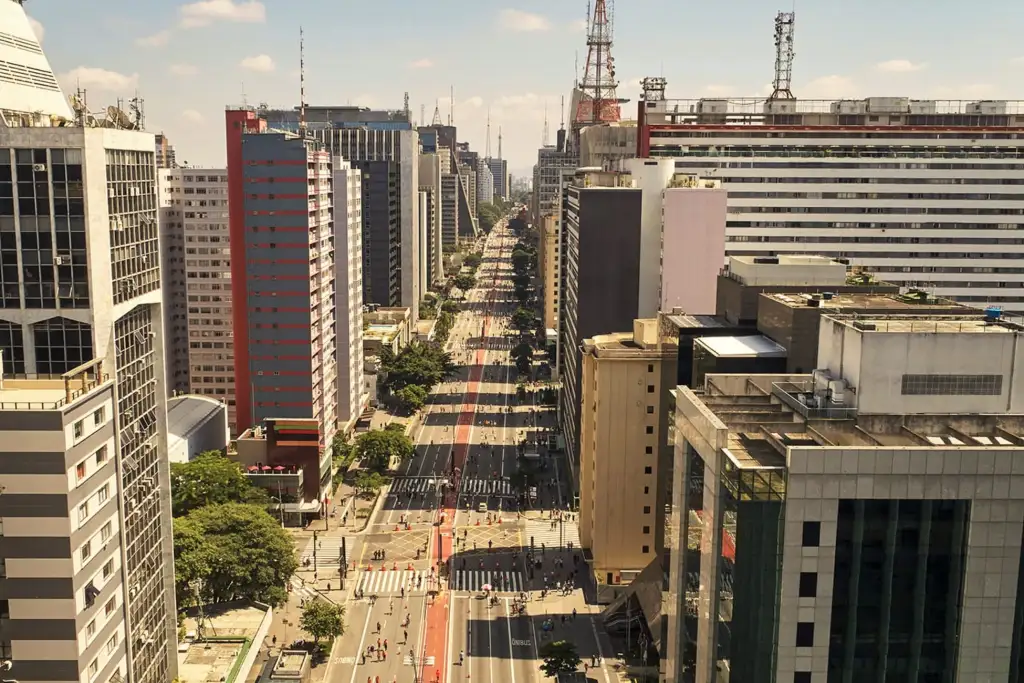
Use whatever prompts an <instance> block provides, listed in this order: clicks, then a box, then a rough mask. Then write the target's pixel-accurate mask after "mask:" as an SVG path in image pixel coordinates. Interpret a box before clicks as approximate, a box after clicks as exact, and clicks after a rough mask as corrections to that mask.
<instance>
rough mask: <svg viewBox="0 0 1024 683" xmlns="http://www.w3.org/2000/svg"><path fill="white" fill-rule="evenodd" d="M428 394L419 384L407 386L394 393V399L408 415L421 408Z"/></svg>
mask: <svg viewBox="0 0 1024 683" xmlns="http://www.w3.org/2000/svg"><path fill="white" fill-rule="evenodd" d="M427 396H428V392H427V390H426V389H424V388H423V387H421V386H420V385H419V384H407V385H405V386H404V387H402V388H401V389H399V390H398V391H396V392H395V399H396V400H397V401H398V403H399V404H400V407H401V408H402V409H403V410H406V411H408V412H410V413H412V412H415V411H417V410H419V409H420V408H422V407H423V404H424V403H426V402H427Z"/></svg>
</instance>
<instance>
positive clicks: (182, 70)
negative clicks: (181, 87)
mask: <svg viewBox="0 0 1024 683" xmlns="http://www.w3.org/2000/svg"><path fill="white" fill-rule="evenodd" d="M167 70H168V71H169V72H170V73H171V75H172V76H195V75H196V74H197V73H199V68H198V67H196V66H195V65H194V64H171V65H170V66H169V67H167Z"/></svg>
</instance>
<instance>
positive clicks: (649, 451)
mask: <svg viewBox="0 0 1024 683" xmlns="http://www.w3.org/2000/svg"><path fill="white" fill-rule="evenodd" d="M644 453H645V454H647V455H653V454H654V446H644Z"/></svg>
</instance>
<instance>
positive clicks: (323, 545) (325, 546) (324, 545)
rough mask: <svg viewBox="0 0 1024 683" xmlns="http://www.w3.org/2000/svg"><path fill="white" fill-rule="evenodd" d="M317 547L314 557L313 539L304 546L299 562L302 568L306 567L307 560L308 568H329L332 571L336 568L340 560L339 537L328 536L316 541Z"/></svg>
mask: <svg viewBox="0 0 1024 683" xmlns="http://www.w3.org/2000/svg"><path fill="white" fill-rule="evenodd" d="M318 543H319V545H318V546H317V549H316V554H315V557H314V553H313V539H310V540H309V543H307V544H306V547H305V549H303V551H302V557H300V558H299V561H300V562H301V563H302V565H303V566H305V565H306V561H307V560H309V566H310V567H313V566H314V560H315V566H316V567H317V568H318V569H319V568H320V567H329V568H333V569H337V568H338V561H339V560H340V559H341V536H328V537H326V538H320V539H318Z"/></svg>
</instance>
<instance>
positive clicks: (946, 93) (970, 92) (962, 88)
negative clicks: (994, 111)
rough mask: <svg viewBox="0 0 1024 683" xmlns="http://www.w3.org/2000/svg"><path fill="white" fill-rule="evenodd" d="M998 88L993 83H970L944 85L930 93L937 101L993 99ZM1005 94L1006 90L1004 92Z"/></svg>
mask: <svg viewBox="0 0 1024 683" xmlns="http://www.w3.org/2000/svg"><path fill="white" fill-rule="evenodd" d="M996 90H997V88H996V86H994V85H992V84H991V83H969V84H967V85H953V86H950V85H942V86H939V87H938V88H935V89H934V90H933V91H931V92H930V93H929V95H931V96H932V97H934V98H935V99H950V100H953V99H974V98H991V97H993V96H994V95H995V93H996ZM1004 92H1005V90H1004Z"/></svg>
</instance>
